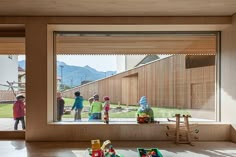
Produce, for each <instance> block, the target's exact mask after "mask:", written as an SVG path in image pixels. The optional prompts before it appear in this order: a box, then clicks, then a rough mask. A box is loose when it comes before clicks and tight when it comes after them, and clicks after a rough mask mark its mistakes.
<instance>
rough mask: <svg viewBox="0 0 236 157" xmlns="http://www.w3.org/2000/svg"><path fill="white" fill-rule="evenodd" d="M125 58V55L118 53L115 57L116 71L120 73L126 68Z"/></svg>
mask: <svg viewBox="0 0 236 157" xmlns="http://www.w3.org/2000/svg"><path fill="white" fill-rule="evenodd" d="M125 60H126V57H125V55H118V56H117V57H116V69H117V73H121V72H123V71H125V70H126V64H125V62H126V61H125Z"/></svg>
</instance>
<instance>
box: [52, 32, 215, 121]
mask: <svg viewBox="0 0 236 157" xmlns="http://www.w3.org/2000/svg"><path fill="white" fill-rule="evenodd" d="M81 36H82V37H89V38H86V39H85V38H80V37H81ZM111 36H112V35H103V36H102V35H101V34H99V35H98V36H96V34H95V35H94V34H89V35H88V36H87V35H86V34H85V35H84V34H83V35H79V34H73V35H71V36H70V34H66V35H64V34H63V35H61V34H59V35H57V36H56V50H57V62H56V64H57V66H56V67H57V69H56V75H57V77H56V78H57V86H56V87H55V88H57V103H55V113H56V114H57V115H56V119H55V121H68V122H73V121H78V124H80V123H91V122H93V123H104V118H106V116H107V112H108V113H109V120H110V123H131V124H133V123H136V122H137V117H138V118H139V119H141V120H143V119H145V117H148V118H147V119H148V120H149V122H153V121H155V122H157V121H167V118H172V117H173V116H174V115H175V114H182V115H187V114H188V115H191V116H192V118H191V119H190V120H192V121H215V120H216V112H215V110H216V99H217V98H216V64H217V63H216V36H215V35H212V34H209V35H206V34H204V35H185V36H184V35H181V36H179V37H180V38H178V36H174V35H167V36H165V37H163V35H161V36H162V37H161V38H160V37H159V36H158V35H157V34H153V35H152V36H150V35H149V36H145V35H143V36H144V39H145V41H140V40H141V39H140V38H137V41H136V42H137V43H139V44H138V45H136V46H137V47H142V49H143V48H144V47H145V49H146V51H147V53H148V54H145V53H138V52H137V51H136V50H138V49H136V47H135V44H134V43H133V42H134V41H135V38H133V36H135V35H132V39H131V38H129V37H130V36H129V35H125V34H121V35H114V38H115V39H114V38H113V39H112V40H113V41H112V42H111V43H109V40H106V37H111ZM140 36H141V37H142V35H139V37H140ZM63 37H65V38H63ZM70 37H71V38H70ZM74 37H79V38H76V39H75V38H74ZM92 37H94V38H92ZM120 37H122V41H123V40H127V41H131V42H130V43H129V42H127V41H126V43H125V44H124V43H123V42H118V41H117V40H118V38H120ZM126 37H127V38H126ZM153 37H155V39H153ZM172 37H173V38H172ZM148 38H152V40H157V39H158V41H159V42H162V43H163V44H166V46H162V51H161V52H162V54H160V53H159V52H160V50H157V52H158V53H152V52H155V51H153V47H152V46H151V45H150V42H151V40H150V39H148ZM183 38H184V39H185V40H186V39H187V38H188V39H189V40H192V41H191V42H190V43H191V44H190V43H187V42H182V41H185V40H183ZM173 40H174V41H175V42H176V43H178V41H181V42H182V43H181V44H180V45H182V46H181V49H182V48H184V50H183V52H179V50H178V49H177V50H178V51H176V50H171V49H176V48H180V45H179V44H173ZM202 40H203V41H204V42H208V43H211V44H210V45H211V46H212V45H213V46H212V47H211V48H210V47H207V46H206V44H205V43H203V42H202ZM196 41H197V42H196ZM212 43H214V44H212ZM77 44H78V45H79V46H78V45H77ZM110 44H113V45H114V46H113V47H114V49H115V50H114V49H111V47H112V45H110ZM140 44H141V45H140ZM183 44H185V46H183ZM70 46H71V47H70ZM89 49H90V50H91V51H90V53H87V52H88V51H89ZM155 49H156V48H155ZM109 50H110V51H111V53H109ZM118 50H119V51H118ZM169 50H171V51H169ZM188 50H189V52H190V53H187V52H188ZM83 52H84V53H83ZM98 52H101V54H99V55H98V54H97V53H98ZM119 52H121V54H119ZM124 52H126V53H127V54H122V53H124ZM170 52H172V53H170ZM173 52H174V53H173ZM193 52H195V53H194V54H193ZM103 53H104V54H103ZM69 54H70V55H69ZM91 98H93V101H91V102H89V100H90V99H91ZM82 99H83V100H82ZM94 99H95V101H94ZM108 99H109V101H108ZM107 103H108V104H109V105H107ZM73 106H74V107H73ZM108 106H109V107H108ZM72 109H73V110H72ZM142 118H143V119H142ZM144 121H145V120H144Z"/></svg>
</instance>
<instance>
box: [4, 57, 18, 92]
mask: <svg viewBox="0 0 236 157" xmlns="http://www.w3.org/2000/svg"><path fill="white" fill-rule="evenodd" d="M6 81H10V82H13V81H15V82H18V57H17V56H16V55H12V59H10V58H8V55H0V84H6ZM7 89H8V87H3V86H0V90H7Z"/></svg>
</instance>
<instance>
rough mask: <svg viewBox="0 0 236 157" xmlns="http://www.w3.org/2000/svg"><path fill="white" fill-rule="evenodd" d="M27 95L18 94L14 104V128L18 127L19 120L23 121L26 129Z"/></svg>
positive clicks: (23, 127)
mask: <svg viewBox="0 0 236 157" xmlns="http://www.w3.org/2000/svg"><path fill="white" fill-rule="evenodd" d="M24 100H25V97H24V95H22V94H19V95H17V96H16V102H15V103H14V105H13V117H14V119H15V125H14V130H17V129H18V124H19V121H21V124H22V129H23V130H25V119H24V116H25V103H24Z"/></svg>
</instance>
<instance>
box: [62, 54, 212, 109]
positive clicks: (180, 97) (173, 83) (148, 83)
mask: <svg viewBox="0 0 236 157" xmlns="http://www.w3.org/2000/svg"><path fill="white" fill-rule="evenodd" d="M185 62H186V55H172V56H170V57H167V58H164V59H160V60H157V61H154V62H151V63H149V64H145V65H143V66H140V67H137V68H134V69H131V70H129V71H126V72H123V73H119V74H117V75H114V76H111V77H108V78H105V79H101V80H98V81H95V82H92V83H89V84H85V85H82V86H79V87H75V88H73V89H70V90H67V91H65V92H63V96H64V97H69V98H73V97H74V92H75V91H80V92H81V95H82V96H83V97H84V98H85V99H88V98H89V97H91V96H92V95H94V94H99V95H100V100H101V101H102V98H103V96H109V97H110V99H111V102H112V103H121V104H126V105H137V104H138V101H139V98H140V97H141V96H147V98H148V103H149V104H150V105H151V106H156V107H170V108H172V107H173V108H188V109H209V110H214V109H215V99H216V98H215V93H216V91H215V90H216V87H215V84H216V79H215V78H216V77H215V75H216V74H215V72H216V67H215V65H210V66H203V67H197V68H188V69H186V63H185Z"/></svg>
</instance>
